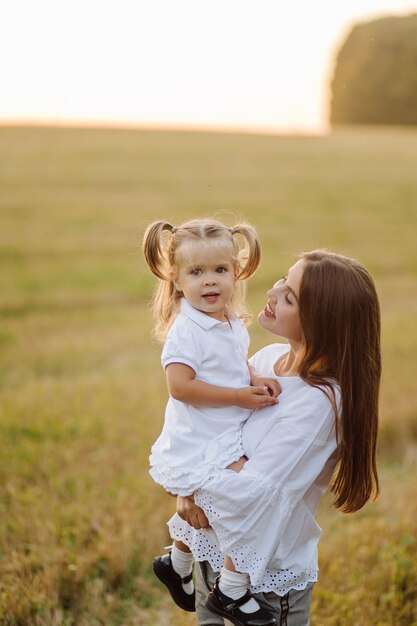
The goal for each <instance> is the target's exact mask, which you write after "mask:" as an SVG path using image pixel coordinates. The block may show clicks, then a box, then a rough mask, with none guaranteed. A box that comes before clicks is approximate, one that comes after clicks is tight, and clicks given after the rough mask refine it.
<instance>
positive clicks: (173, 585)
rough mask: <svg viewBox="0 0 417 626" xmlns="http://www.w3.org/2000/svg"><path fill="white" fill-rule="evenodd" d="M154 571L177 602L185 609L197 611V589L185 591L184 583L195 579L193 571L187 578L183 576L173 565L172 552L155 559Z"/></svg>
mask: <svg viewBox="0 0 417 626" xmlns="http://www.w3.org/2000/svg"><path fill="white" fill-rule="evenodd" d="M153 571H154V572H155V574H156V575H157V577H158V578H159V580H160V581H161V582H163V583H164V585H166V586H167V588H168V591H169V593H170V594H171V596H172V599H173V600H174V602H175V604H177V605H178V606H179V607H180V608H181V609H183V611H190V612H194V611H195V591H193V593H185V591H184V589H183V586H182V585H183V583H184V584H185V583H189V582H191V581H192V579H193V573H192V572H191V574H188V576H186V577H185V578H181V576H180V575H179V574H177V572H176V571H175V570H174V568H173V567H172V562H171V554H164V556H157V557H155V558H154V560H153Z"/></svg>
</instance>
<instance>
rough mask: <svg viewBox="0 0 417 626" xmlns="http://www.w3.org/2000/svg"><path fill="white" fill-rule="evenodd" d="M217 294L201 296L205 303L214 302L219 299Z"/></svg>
mask: <svg viewBox="0 0 417 626" xmlns="http://www.w3.org/2000/svg"><path fill="white" fill-rule="evenodd" d="M219 295H220V294H219V293H214V292H212V293H205V294H203V298H204V300H205V301H206V302H216V300H217V298H218V297H219Z"/></svg>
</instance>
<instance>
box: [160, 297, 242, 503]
mask: <svg viewBox="0 0 417 626" xmlns="http://www.w3.org/2000/svg"><path fill="white" fill-rule="evenodd" d="M248 347H249V335H248V332H247V330H246V328H245V326H244V324H243V323H242V322H241V320H240V319H238V318H236V317H232V316H230V319H229V320H228V321H225V322H221V321H219V320H217V319H215V318H213V317H211V316H209V315H206V314H205V313H202V312H201V311H198V310H197V309H195V308H194V307H192V306H191V305H190V304H189V303H188V302H187V300H186V299H185V298H182V300H181V306H180V312H179V314H178V315H177V317H176V319H175V321H174V323H173V325H172V327H171V328H170V330H169V333H168V336H167V340H166V343H165V345H164V348H163V351H162V356H161V361H162V365H163V367H164V368H166V367H167V366H168V365H169V364H171V363H182V364H184V365H188V366H189V367H191V368H192V369H193V370H194V372H195V374H196V378H197V379H198V380H202V381H204V382H206V383H209V384H211V385H216V386H220V387H231V388H240V387H248V386H249V385H250V375H249V370H248V366H247V352H248ZM250 414H251V411H250V410H249V409H242V408H240V407H237V406H225V407H200V406H198V407H197V406H192V405H189V404H185V403H184V402H181V401H179V400H175V399H174V398H172V397H170V398H169V400H168V404H167V407H166V412H165V423H164V427H163V430H162V433H161V435H160V436H159V438H158V440H157V441H156V443H155V444H154V446H153V447H152V452H151V457H150V463H151V470H150V473H151V476H152V477H153V478H154V480H155V481H156V482H158V483H159V484H161V485H162V486H163V487H165V489H167V490H168V491H170V492H171V493H175V494H180V495H189V494H191V493H193V492H194V491H195V489H196V488H198V487H199V486H201V484H203V482H204V481H205V480H206V479H207V478H208V477H209V476H210V475H211V474H212V473H213V472H214V471H215V470H216V469H219V468H224V467H226V466H227V465H229V463H231V462H233V461H235V460H237V459H238V458H239V457H240V456H241V455H242V454H243V448H242V442H241V426H242V424H243V423H244V422H245V421H246V420H247V418H248V417H249V415H250Z"/></svg>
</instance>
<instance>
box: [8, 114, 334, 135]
mask: <svg viewBox="0 0 417 626" xmlns="http://www.w3.org/2000/svg"><path fill="white" fill-rule="evenodd" d="M12 126H13V127H33V128H42V127H44V128H74V129H75V128H80V129H84V128H85V129H88V128H91V129H100V128H101V129H103V130H104V129H109V130H110V129H114V130H118V129H120V130H147V131H167V132H202V133H225V134H250V135H298V136H324V135H327V134H328V133H329V131H330V125H328V124H327V125H322V127H321V128H306V127H300V126H289V127H282V126H271V125H262V124H260V125H257V124H251V125H246V124H227V123H225V124H216V123H210V122H200V123H193V122H145V121H136V120H114V119H103V120H96V119H89V118H84V119H81V118H80V119H76V118H74V119H65V118H32V117H27V118H13V117H10V118H6V117H4V118H2V117H0V127H12Z"/></svg>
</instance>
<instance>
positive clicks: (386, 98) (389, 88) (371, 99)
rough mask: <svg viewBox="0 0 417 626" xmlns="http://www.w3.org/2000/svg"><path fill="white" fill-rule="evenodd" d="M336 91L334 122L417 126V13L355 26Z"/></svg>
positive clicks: (342, 52) (339, 68) (337, 70)
mask: <svg viewBox="0 0 417 626" xmlns="http://www.w3.org/2000/svg"><path fill="white" fill-rule="evenodd" d="M331 91H332V100H331V111H330V122H331V124H334V125H335V124H417V14H413V15H409V16H406V17H385V18H382V19H378V20H375V21H372V22H367V23H363V24H357V25H356V26H354V27H353V29H352V31H351V32H350V34H349V35H348V37H347V39H346V41H345V43H344V44H343V46H342V48H341V50H340V52H339V54H338V56H337V59H336V66H335V72H334V77H333V80H332V84H331Z"/></svg>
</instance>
